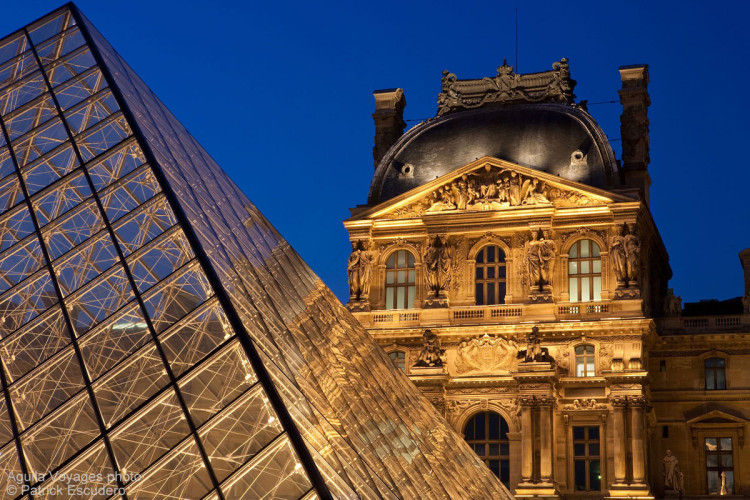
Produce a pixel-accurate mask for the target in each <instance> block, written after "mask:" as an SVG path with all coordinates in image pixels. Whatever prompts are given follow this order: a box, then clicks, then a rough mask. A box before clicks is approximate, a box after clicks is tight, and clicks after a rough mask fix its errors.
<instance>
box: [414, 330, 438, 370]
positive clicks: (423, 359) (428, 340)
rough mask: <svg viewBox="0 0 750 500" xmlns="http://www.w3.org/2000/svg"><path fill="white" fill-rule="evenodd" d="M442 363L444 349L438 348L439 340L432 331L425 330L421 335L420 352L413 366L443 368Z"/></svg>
mask: <svg viewBox="0 0 750 500" xmlns="http://www.w3.org/2000/svg"><path fill="white" fill-rule="evenodd" d="M444 363H445V349H441V348H440V339H439V338H438V336H437V335H436V334H434V333H433V332H432V330H425V331H424V333H423V334H422V351H421V352H420V353H419V357H418V358H417V362H416V363H414V366H417V367H426V368H432V367H436V366H443V364H444Z"/></svg>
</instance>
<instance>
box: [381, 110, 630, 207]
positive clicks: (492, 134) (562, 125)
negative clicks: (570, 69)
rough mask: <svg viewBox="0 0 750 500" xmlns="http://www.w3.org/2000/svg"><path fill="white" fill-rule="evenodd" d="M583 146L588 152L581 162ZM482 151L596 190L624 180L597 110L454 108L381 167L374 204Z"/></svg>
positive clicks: (414, 132) (394, 150) (411, 134)
mask: <svg viewBox="0 0 750 500" xmlns="http://www.w3.org/2000/svg"><path fill="white" fill-rule="evenodd" d="M576 151H580V153H582V154H583V155H584V157H583V158H581V159H580V160H574V159H573V153H575V152H576ZM580 153H578V154H577V155H576V156H578V157H580ZM483 156H492V157H495V158H499V159H501V160H506V161H510V162H513V163H516V164H518V165H522V166H525V167H530V168H534V169H537V170H541V171H543V172H547V173H550V174H553V175H559V176H560V177H563V178H565V179H568V180H572V181H577V182H582V183H585V184H589V185H591V186H595V187H600V188H607V187H612V186H614V185H617V184H619V174H618V171H617V164H616V162H615V157H614V153H613V152H612V147H611V146H610V145H609V141H608V140H607V137H606V136H605V135H604V132H603V131H602V129H601V128H600V127H599V125H597V123H596V122H595V121H594V119H593V118H592V117H591V115H589V114H588V113H587V112H585V111H584V110H582V109H580V108H575V107H572V106H570V105H568V104H555V103H547V104H514V105H506V106H501V107H491V108H482V109H476V110H469V111H459V112H454V113H450V114H447V115H444V116H441V117H439V118H435V119H432V120H429V121H427V122H424V123H421V124H419V125H417V126H415V127H414V128H412V129H411V130H409V131H408V132H407V133H406V134H404V135H403V136H402V137H401V138H400V139H399V140H398V141H397V142H396V144H394V145H393V146H392V147H391V149H390V150H388V152H387V153H386V155H385V156H384V157H383V159H382V161H381V162H380V164H379V165H378V167H377V169H376V170H375V175H374V177H373V179H372V184H371V186H370V195H369V197H368V204H370V205H375V204H377V203H380V202H382V201H385V200H388V199H390V198H393V197H394V196H398V195H399V194H402V193H405V192H406V191H409V190H410V189H413V188H415V187H417V186H421V185H422V184H425V183H427V182H429V181H431V180H434V179H435V178H437V177H440V176H442V175H445V174H447V173H449V172H451V171H453V170H455V169H457V168H459V167H462V166H463V165H466V164H467V163H470V162H472V161H474V160H476V159H477V158H481V157H483ZM408 165H411V167H409V166H408Z"/></svg>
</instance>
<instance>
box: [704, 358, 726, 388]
mask: <svg viewBox="0 0 750 500" xmlns="http://www.w3.org/2000/svg"><path fill="white" fill-rule="evenodd" d="M705 366H706V390H707V391H715V390H724V389H726V388H727V379H726V375H725V372H724V360H723V359H722V358H708V359H707V360H706V361H705Z"/></svg>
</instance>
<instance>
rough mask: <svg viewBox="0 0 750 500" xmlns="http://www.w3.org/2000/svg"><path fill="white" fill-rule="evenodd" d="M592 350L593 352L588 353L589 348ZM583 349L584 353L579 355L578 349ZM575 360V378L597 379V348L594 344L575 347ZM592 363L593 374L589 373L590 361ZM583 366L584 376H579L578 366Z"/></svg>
mask: <svg viewBox="0 0 750 500" xmlns="http://www.w3.org/2000/svg"><path fill="white" fill-rule="evenodd" d="M589 347H590V348H591V349H592V352H590V353H589V352H587V350H588V348H589ZM580 348H583V349H584V352H582V353H580V354H579V353H578V349H580ZM573 360H574V365H573V366H574V367H575V371H574V372H573V373H574V376H575V377H576V378H591V377H596V346H595V345H594V344H578V345H576V346H574V347H573ZM589 360H590V361H591V364H592V365H593V368H592V370H591V373H589V368H588V361H589ZM579 365H581V366H582V367H583V375H579V374H578V373H579V371H578V366H579Z"/></svg>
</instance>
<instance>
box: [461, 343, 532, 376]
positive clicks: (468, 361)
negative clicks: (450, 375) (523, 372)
mask: <svg viewBox="0 0 750 500" xmlns="http://www.w3.org/2000/svg"><path fill="white" fill-rule="evenodd" d="M517 354H518V344H516V342H515V341H514V340H512V339H511V340H506V339H503V338H502V337H490V336H489V335H487V334H485V335H484V336H482V337H479V338H474V339H471V340H468V341H467V340H463V341H461V344H460V345H459V347H458V351H457V352H456V373H458V374H462V373H468V372H474V371H479V372H489V371H498V370H503V371H510V370H512V369H513V368H514V366H515V364H516V355H517Z"/></svg>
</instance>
